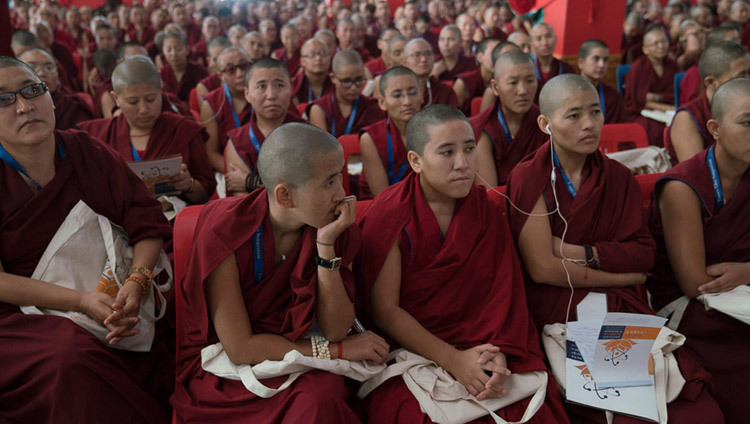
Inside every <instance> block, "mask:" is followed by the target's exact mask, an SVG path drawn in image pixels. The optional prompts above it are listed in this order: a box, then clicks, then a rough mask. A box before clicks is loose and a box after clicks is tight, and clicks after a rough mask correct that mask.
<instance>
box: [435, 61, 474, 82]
mask: <svg viewBox="0 0 750 424" xmlns="http://www.w3.org/2000/svg"><path fill="white" fill-rule="evenodd" d="M476 69H478V66H477V62H476V60H475V59H474V56H464V55H461V56H459V57H458V62H456V65H455V66H454V67H453V69H446V70H445V71H444V72H443V73H442V74H440V75H439V76H438V79H439V80H440V81H453V80H454V79H455V78H456V77H457V76H458V74H463V73H465V72H471V71H474V70H476Z"/></svg>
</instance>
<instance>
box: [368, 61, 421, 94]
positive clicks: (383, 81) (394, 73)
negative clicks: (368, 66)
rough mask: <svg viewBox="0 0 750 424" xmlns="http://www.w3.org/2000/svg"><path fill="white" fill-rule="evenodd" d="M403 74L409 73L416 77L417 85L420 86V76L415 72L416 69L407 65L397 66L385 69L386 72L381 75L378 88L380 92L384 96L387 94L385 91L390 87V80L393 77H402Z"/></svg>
mask: <svg viewBox="0 0 750 424" xmlns="http://www.w3.org/2000/svg"><path fill="white" fill-rule="evenodd" d="M402 75H408V76H410V77H412V78H414V82H415V83H416V85H417V86H419V77H417V74H415V73H414V71H412V70H411V69H409V68H407V67H406V66H396V67H393V68H391V69H389V70H387V71H385V73H383V75H381V76H380V81H379V82H378V88H379V89H380V94H381V95H382V96H385V92H386V90H387V89H388V81H389V80H390V79H391V78H395V77H400V76H402Z"/></svg>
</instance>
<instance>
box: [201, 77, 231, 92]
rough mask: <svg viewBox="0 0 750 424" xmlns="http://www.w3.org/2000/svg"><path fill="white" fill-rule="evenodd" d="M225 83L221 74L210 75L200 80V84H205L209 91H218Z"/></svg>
mask: <svg viewBox="0 0 750 424" xmlns="http://www.w3.org/2000/svg"><path fill="white" fill-rule="evenodd" d="M223 83H224V80H223V79H222V78H221V75H220V74H208V76H207V77H205V78H203V79H202V80H200V84H203V86H204V87H206V88H207V89H208V91H214V90H216V89H217V88H219V87H221V85H222V84H223ZM196 85H197V84H196Z"/></svg>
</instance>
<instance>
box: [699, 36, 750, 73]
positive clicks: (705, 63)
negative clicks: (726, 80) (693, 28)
mask: <svg viewBox="0 0 750 424" xmlns="http://www.w3.org/2000/svg"><path fill="white" fill-rule="evenodd" d="M747 54H748V53H747V50H745V48H744V47H742V46H741V45H739V44H737V43H735V42H734V41H719V42H718V43H715V44H712V45H710V46H708V47H707V48H706V50H705V51H704V52H703V54H702V55H701V58H700V60H699V61H698V73H699V74H700V76H701V79H704V78H706V77H708V76H711V77H714V78H717V79H718V78H720V77H721V76H722V75H724V73H726V72H727V71H729V70H730V69H731V66H732V62H734V61H735V60H737V59H739V58H741V57H745V56H746V55H747Z"/></svg>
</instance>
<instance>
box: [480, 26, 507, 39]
mask: <svg viewBox="0 0 750 424" xmlns="http://www.w3.org/2000/svg"><path fill="white" fill-rule="evenodd" d="M479 29H481V30H482V34H484V38H497V39H498V40H500V41H505V40H507V39H508V34H506V33H505V31H503V30H502V29H500V27H494V28H487V26H486V25H482V26H480V27H479Z"/></svg>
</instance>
